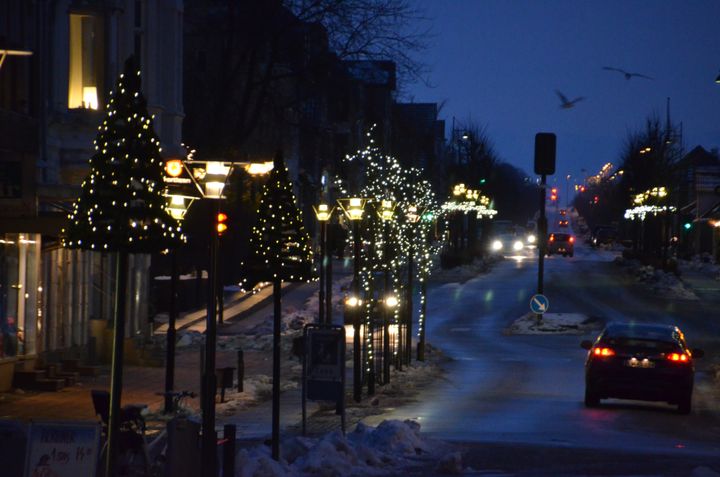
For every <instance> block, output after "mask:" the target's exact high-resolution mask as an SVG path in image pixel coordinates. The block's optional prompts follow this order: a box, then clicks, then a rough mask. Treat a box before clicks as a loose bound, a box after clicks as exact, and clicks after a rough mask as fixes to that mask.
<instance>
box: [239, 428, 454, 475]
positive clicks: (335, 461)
mask: <svg viewBox="0 0 720 477" xmlns="http://www.w3.org/2000/svg"><path fill="white" fill-rule="evenodd" d="M280 449H281V458H280V460H279V461H278V462H275V461H273V460H272V458H271V457H270V449H269V448H268V447H267V446H258V447H253V448H250V449H242V450H241V451H240V452H239V453H238V455H237V458H236V469H238V470H237V471H236V474H235V475H236V476H237V477H261V476H262V477H289V476H315V475H319V476H352V475H398V474H400V473H404V472H403V470H404V469H407V468H409V467H413V466H416V465H417V464H418V462H420V461H421V460H422V459H423V458H427V457H431V456H432V458H433V459H434V460H435V461H438V460H439V461H440V462H445V463H446V464H445V466H444V467H443V468H440V467H438V469H437V470H438V471H443V470H445V469H447V471H448V473H456V471H457V469H458V468H459V469H461V470H462V461H461V458H460V456H459V454H458V453H452V455H450V456H446V457H443V456H440V455H433V453H434V452H436V446H435V445H433V444H431V443H428V442H427V441H426V440H425V439H423V438H422V437H421V435H420V424H418V423H417V422H415V421H409V420H407V421H397V420H386V421H383V422H382V423H380V425H378V426H377V427H375V428H373V427H369V426H366V425H364V424H362V423H360V424H358V425H357V427H356V428H355V430H354V431H353V432H351V433H349V434H348V435H347V436H343V434H342V433H341V432H339V431H334V432H330V433H328V434H325V435H323V436H321V437H318V438H309V437H292V438H290V439H288V440H286V441H284V442H282V444H281V446H280Z"/></svg>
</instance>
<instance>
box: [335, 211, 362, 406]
mask: <svg viewBox="0 0 720 477" xmlns="http://www.w3.org/2000/svg"><path fill="white" fill-rule="evenodd" d="M337 201H338V204H339V205H340V208H341V209H342V211H343V212H344V213H345V216H346V217H347V218H348V219H349V220H350V221H351V222H352V224H353V242H354V244H353V245H354V246H353V249H354V265H353V282H352V295H353V297H355V299H356V300H360V221H361V220H362V217H363V211H364V209H365V204H366V203H367V199H362V198H360V197H351V198H347V199H338V200H337ZM360 360H361V356H360V309H359V307H358V308H357V309H355V310H353V398H354V399H355V401H356V402H360V401H361V399H362V368H361V363H360Z"/></svg>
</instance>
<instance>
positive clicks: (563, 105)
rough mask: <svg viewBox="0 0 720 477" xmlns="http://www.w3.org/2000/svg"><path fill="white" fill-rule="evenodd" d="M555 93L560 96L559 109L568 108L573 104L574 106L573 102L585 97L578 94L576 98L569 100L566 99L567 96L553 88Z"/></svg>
mask: <svg viewBox="0 0 720 477" xmlns="http://www.w3.org/2000/svg"><path fill="white" fill-rule="evenodd" d="M555 94H557V95H558V98H560V109H570V108H572V107H573V106H575V103H577V102H578V101H582V100H583V99H585V96H578V97H577V98H575V99H573V100H572V101H570V100H569V99H567V97H566V96H565V95H564V94H562V93H561V92H560V91H558V90H555Z"/></svg>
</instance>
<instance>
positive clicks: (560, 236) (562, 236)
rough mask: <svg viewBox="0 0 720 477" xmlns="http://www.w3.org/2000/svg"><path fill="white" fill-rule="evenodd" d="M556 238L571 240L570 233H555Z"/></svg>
mask: <svg viewBox="0 0 720 477" xmlns="http://www.w3.org/2000/svg"><path fill="white" fill-rule="evenodd" d="M554 235H555V240H559V241H567V240H570V234H554Z"/></svg>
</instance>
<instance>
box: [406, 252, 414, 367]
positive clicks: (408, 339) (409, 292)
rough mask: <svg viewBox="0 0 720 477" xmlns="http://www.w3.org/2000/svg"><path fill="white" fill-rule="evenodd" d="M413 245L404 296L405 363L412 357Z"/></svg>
mask: <svg viewBox="0 0 720 477" xmlns="http://www.w3.org/2000/svg"><path fill="white" fill-rule="evenodd" d="M413 252H414V250H413V246H412V245H411V246H410V253H409V255H408V287H407V294H406V298H405V305H406V308H405V320H406V328H405V336H406V338H405V359H406V361H407V364H410V360H411V359H412V319H413V274H414V270H413V268H414V266H415V258H414V256H413Z"/></svg>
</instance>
